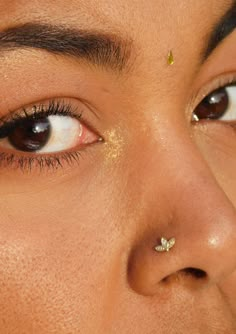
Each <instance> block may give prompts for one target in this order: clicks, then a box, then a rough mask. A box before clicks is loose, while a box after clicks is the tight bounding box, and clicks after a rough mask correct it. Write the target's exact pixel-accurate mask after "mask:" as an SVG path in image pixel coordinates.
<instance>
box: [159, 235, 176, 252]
mask: <svg viewBox="0 0 236 334" xmlns="http://www.w3.org/2000/svg"><path fill="white" fill-rule="evenodd" d="M174 245H175V238H171V239H170V240H167V239H166V238H163V237H162V238H161V245H158V246H156V247H155V250H156V251H157V252H169V250H170V249H171V248H172V247H173V246H174Z"/></svg>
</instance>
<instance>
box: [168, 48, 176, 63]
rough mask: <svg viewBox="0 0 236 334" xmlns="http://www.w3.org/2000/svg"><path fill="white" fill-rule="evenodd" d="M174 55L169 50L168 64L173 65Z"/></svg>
mask: <svg viewBox="0 0 236 334" xmlns="http://www.w3.org/2000/svg"><path fill="white" fill-rule="evenodd" d="M174 62H175V61H174V55H173V52H172V51H169V53H168V65H174Z"/></svg>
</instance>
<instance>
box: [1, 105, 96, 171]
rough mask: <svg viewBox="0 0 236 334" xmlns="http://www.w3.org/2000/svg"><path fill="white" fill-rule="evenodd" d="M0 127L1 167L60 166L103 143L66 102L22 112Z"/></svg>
mask: <svg viewBox="0 0 236 334" xmlns="http://www.w3.org/2000/svg"><path fill="white" fill-rule="evenodd" d="M2 122H3V124H2V126H0V152H1V153H0V164H3V163H4V164H5V165H6V164H7V163H9V164H12V163H14V165H15V164H16V165H17V162H20V165H21V167H22V166H25V167H27V166H28V165H27V164H30V166H28V167H30V168H31V167H32V166H35V163H40V166H41V167H42V166H46V165H48V166H50V167H56V168H57V167H59V166H62V163H61V157H62V159H63V161H65V160H68V162H69V163H71V162H72V161H75V160H76V161H77V160H78V157H79V154H77V153H79V152H80V150H82V149H85V148H86V147H87V146H89V145H92V144H94V143H95V142H99V141H101V137H99V136H98V135H97V134H96V133H95V132H94V131H93V130H91V129H90V128H89V126H87V125H86V124H85V123H84V121H83V119H82V113H81V114H78V112H77V111H75V110H74V109H73V107H72V105H70V104H69V103H67V102H64V101H57V102H56V101H51V102H49V103H48V104H46V105H42V104H40V105H35V106H33V108H31V109H30V110H27V109H23V110H22V111H21V112H20V113H18V114H13V116H11V118H10V119H8V120H6V121H2Z"/></svg>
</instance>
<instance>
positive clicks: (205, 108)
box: [193, 84, 236, 121]
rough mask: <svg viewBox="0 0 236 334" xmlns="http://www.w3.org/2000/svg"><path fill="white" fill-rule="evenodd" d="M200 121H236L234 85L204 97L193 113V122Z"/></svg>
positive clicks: (235, 92) (235, 90)
mask: <svg viewBox="0 0 236 334" xmlns="http://www.w3.org/2000/svg"><path fill="white" fill-rule="evenodd" d="M201 119H208V120H210V119H212V120H220V121H236V85H235V84H234V85H230V86H225V87H223V88H219V89H217V90H215V91H213V92H212V93H210V94H209V95H208V96H207V97H205V98H204V99H203V100H202V101H201V103H199V105H198V106H197V107H196V108H195V110H194V113H193V121H200V120H201Z"/></svg>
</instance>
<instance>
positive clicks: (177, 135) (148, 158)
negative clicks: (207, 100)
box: [0, 0, 236, 334]
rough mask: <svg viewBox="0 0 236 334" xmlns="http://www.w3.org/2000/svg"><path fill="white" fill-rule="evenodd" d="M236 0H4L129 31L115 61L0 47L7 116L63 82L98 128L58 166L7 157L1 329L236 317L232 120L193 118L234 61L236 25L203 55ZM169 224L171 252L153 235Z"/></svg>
mask: <svg viewBox="0 0 236 334" xmlns="http://www.w3.org/2000/svg"><path fill="white" fill-rule="evenodd" d="M231 4H232V2H231V1H225V0H208V1H205V0H198V1H192V0H189V1H181V2H180V1H176V0H174V1H162V0H149V1H148V3H147V1H144V0H133V1H131V0H130V1H127V0H119V1H107V0H99V2H98V3H96V6H94V1H92V0H86V1H79V0H74V1H72V0H71V1H70V2H69V4H68V2H66V1H63V0H58V1H57V2H56V5H55V2H54V1H36V0H35V1H34V0H22V1H20V0H17V1H9V0H8V1H5V0H2V1H1V4H0V14H1V23H0V29H1V30H3V29H6V27H9V26H14V24H16V22H17V23H18V24H19V23H24V22H29V21H34V20H39V21H40V20H43V21H46V22H52V23H65V24H68V25H69V26H70V27H83V28H88V27H89V28H91V27H92V28H94V29H99V30H101V31H104V32H107V31H108V32H109V31H110V30H112V31H114V32H116V33H117V34H119V35H120V36H124V37H128V38H129V39H131V40H132V41H133V48H132V55H131V63H130V64H131V66H130V70H129V71H127V72H126V73H123V74H120V75H116V74H114V73H113V72H112V71H110V70H106V69H100V68H96V67H91V66H89V65H88V64H86V63H85V62H81V63H80V62H78V61H75V60H73V59H68V58H65V57H59V56H57V57H55V56H53V55H50V54H48V53H46V52H43V51H39V50H30V51H29V50H25V51H22V50H21V51H14V52H10V53H7V54H6V55H5V56H4V57H1V58H0V74H1V78H2V80H1V83H0V89H1V100H0V112H1V116H4V115H7V114H8V113H9V110H13V111H14V110H17V109H18V108H20V107H21V106H25V105H29V104H31V103H36V102H39V101H43V100H44V101H47V100H48V99H50V98H55V97H62V98H68V99H70V100H71V101H72V103H74V104H75V105H77V106H78V108H81V107H82V106H83V109H85V111H84V117H85V119H86V120H87V121H88V122H89V124H91V125H92V126H93V127H94V128H96V129H97V132H98V133H99V135H100V136H101V137H102V138H103V139H104V142H103V143H99V144H91V145H90V147H88V148H87V149H84V150H82V152H81V153H82V155H81V160H80V162H79V164H73V165H71V166H70V165H68V164H66V163H64V164H63V168H60V169H58V170H50V169H49V170H47V169H45V170H43V171H41V172H40V171H39V169H37V168H33V169H32V170H31V172H29V171H23V172H22V170H21V169H20V168H16V166H15V167H12V166H11V167H10V166H9V167H6V166H5V167H1V169H0V183H1V187H0V198H1V201H0V207H1V210H0V212H1V219H0V295H1V298H0V332H1V333H5V334H8V333H9V334H15V333H17V334H26V333H27V334H28V333H31V334H32V333H34V334H37V333H40V334H42V333H57V334H67V333H68V334H69V333H83V334H87V333H109V334H115V333H122V334H126V333H127V334H130V333H135V334H139V333H140V334H141V333H142V334H143V333H145V334H153V333H160V334H167V333H171V334H172V333H176V334H177V333H178V334H179V333H183V334H184V333H191V334H195V333H196V334H197V333H206V334H213V333H214V334H218V333H221V334H223V333H234V332H235V331H236V298H235V296H236V257H235V253H236V215H235V207H236V179H235V168H236V157H235V154H234V152H235V150H236V143H235V130H234V129H233V128H232V127H229V126H226V125H225V124H222V123H221V122H215V121H206V122H204V121H203V122H199V123H198V124H195V125H194V124H193V123H192V122H191V115H192V113H193V110H194V108H195V107H196V106H197V104H198V103H200V101H201V99H202V97H203V96H202V95H203V94H205V95H207V94H209V93H210V92H211V91H213V90H214V89H216V88H218V87H216V85H218V86H219V85H220V84H219V78H220V77H221V78H225V79H227V76H229V75H232V74H233V73H235V70H236V62H235V59H236V57H235V52H236V50H235V45H236V44H235V43H236V32H233V33H232V34H231V35H230V36H229V37H228V38H227V39H226V40H225V41H224V42H223V43H222V44H221V45H220V46H219V47H218V48H217V49H216V50H215V51H214V52H213V54H212V55H211V56H210V57H209V59H208V60H207V61H206V62H205V63H204V64H203V65H201V64H200V54H201V51H202V49H203V48H204V45H205V43H206V40H207V36H208V35H209V33H210V31H211V29H212V26H213V25H214V24H216V22H217V21H218V20H219V19H220V18H221V16H223V15H224V13H225V12H226V11H227V9H228V8H229V7H230V5H231ZM209 13H211V15H209ZM203 17H204V20H203V19H202V18H203ZM193 45H194V47H192V46H193ZM169 50H173V54H174V59H175V63H174V65H173V66H168V65H167V61H166V60H167V55H168V52H169ZM217 80H218V81H217ZM225 84H226V83H225ZM203 90H204V91H205V93H203ZM83 99H86V100H87V101H88V102H89V103H90V104H91V105H93V106H94V109H95V113H93V112H91V111H90V110H89V108H86V107H85V106H84V104H83V102H82V101H83ZM95 114H96V115H97V116H98V117H96V116H95ZM2 149H3V148H2ZM3 150H4V149H3ZM162 236H164V237H167V238H171V237H175V238H176V245H175V246H174V247H173V249H172V250H170V252H169V253H157V252H155V251H154V250H153V248H154V247H155V246H156V245H157V244H158V241H159V240H160V238H161V237H162ZM186 268H196V269H200V270H202V271H204V272H205V277H204V278H197V277H196V275H193V274H188V275H187V274H186Z"/></svg>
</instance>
